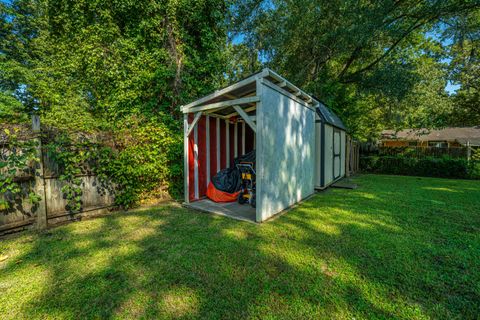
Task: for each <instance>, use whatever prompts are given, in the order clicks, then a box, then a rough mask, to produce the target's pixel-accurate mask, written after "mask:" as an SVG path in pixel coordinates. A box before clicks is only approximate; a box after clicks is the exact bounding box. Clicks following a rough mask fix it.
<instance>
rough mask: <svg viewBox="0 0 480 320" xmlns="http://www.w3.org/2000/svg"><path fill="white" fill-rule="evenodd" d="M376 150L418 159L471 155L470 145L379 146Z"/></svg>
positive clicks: (379, 153) (379, 152) (385, 153)
mask: <svg viewBox="0 0 480 320" xmlns="http://www.w3.org/2000/svg"><path fill="white" fill-rule="evenodd" d="M376 152H377V155H379V156H405V157H409V158H416V159H423V158H426V157H434V158H441V157H444V156H447V157H450V158H463V159H467V158H468V157H469V156H470V148H469V147H449V148H438V147H418V146H412V147H395V148H392V147H378V150H377V151H376Z"/></svg>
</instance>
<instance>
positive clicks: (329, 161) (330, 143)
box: [324, 124, 333, 186]
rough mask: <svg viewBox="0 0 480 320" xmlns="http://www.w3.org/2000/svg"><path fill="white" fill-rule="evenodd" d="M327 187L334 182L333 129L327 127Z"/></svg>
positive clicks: (325, 173)
mask: <svg viewBox="0 0 480 320" xmlns="http://www.w3.org/2000/svg"><path fill="white" fill-rule="evenodd" d="M324 152H325V172H324V175H325V186H327V185H328V184H330V183H331V182H332V181H333V127H332V126H330V125H327V124H326V125H325V151H324Z"/></svg>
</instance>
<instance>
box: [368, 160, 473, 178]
mask: <svg viewBox="0 0 480 320" xmlns="http://www.w3.org/2000/svg"><path fill="white" fill-rule="evenodd" d="M478 164H479V162H477V161H467V159H458V158H450V157H447V156H444V157H440V158H438V157H425V158H413V157H408V156H401V155H399V156H365V157H361V158H360V168H361V170H362V171H364V172H370V173H383V174H396V175H407V176H422V177H439V178H460V179H472V178H473V179H479V178H480V175H478V172H477V169H476V168H477V166H478Z"/></svg>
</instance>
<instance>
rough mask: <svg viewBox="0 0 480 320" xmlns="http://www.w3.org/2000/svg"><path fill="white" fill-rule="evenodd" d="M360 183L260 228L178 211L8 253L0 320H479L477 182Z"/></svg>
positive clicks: (2, 247)
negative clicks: (48, 319)
mask: <svg viewBox="0 0 480 320" xmlns="http://www.w3.org/2000/svg"><path fill="white" fill-rule="evenodd" d="M355 181H356V183H358V185H359V188H358V189H356V190H341V189H331V190H329V191H327V192H323V193H321V194H318V195H317V196H315V197H314V198H312V199H311V200H309V201H307V202H305V203H303V204H302V205H300V206H299V207H297V208H296V209H294V210H292V211H290V212H288V213H286V214H284V215H282V216H280V217H279V218H278V219H275V220H273V221H271V222H268V223H264V224H261V225H254V224H251V223H245V222H238V221H234V220H231V219H228V218H223V217H219V216H214V215H209V214H203V213H196V212H194V211H189V210H186V209H183V208H181V207H179V206H178V205H176V204H170V205H164V206H160V207H158V208H154V209H148V210H143V211H142V210H138V211H133V212H126V213H115V214H112V215H109V216H106V217H102V218H97V219H93V220H88V221H82V222H78V223H72V224H68V225H65V226H62V227H58V228H55V229H52V230H49V231H48V232H45V233H42V234H36V233H27V234H23V235H20V236H17V237H14V238H11V239H6V240H0V261H1V260H3V261H1V262H0V315H1V316H0V317H1V318H2V319H18V318H28V319H33V318H75V319H80V318H82V319H83V318H139V317H143V318H162V319H163V318H167V319H168V318H172V319H173V318H175V319H182V318H201V319H235V318H242V319H243V318H262V319H278V318H282V319H284V318H293V319H306V318H311V319H319V318H328V319H332V318H339V319H353V318H355V319H361V318H368V319H371V318H403V319H429V318H435V319H437V318H444V319H475V318H478V317H479V315H480V190H479V185H480V182H479V181H464V180H446V179H430V178H415V177H398V176H375V175H366V176H360V177H358V178H356V180H355Z"/></svg>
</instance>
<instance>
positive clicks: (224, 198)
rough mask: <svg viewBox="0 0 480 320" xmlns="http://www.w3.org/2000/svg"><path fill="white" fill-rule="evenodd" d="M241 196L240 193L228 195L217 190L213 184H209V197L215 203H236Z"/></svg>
mask: <svg viewBox="0 0 480 320" xmlns="http://www.w3.org/2000/svg"><path fill="white" fill-rule="evenodd" d="M239 194H240V191H238V192H235V193H227V192H223V191H220V190H218V189H217V188H215V186H214V185H213V183H211V182H210V183H209V184H208V188H207V197H209V198H210V199H211V200H212V201H215V202H235V201H237V199H238V195H239Z"/></svg>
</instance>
